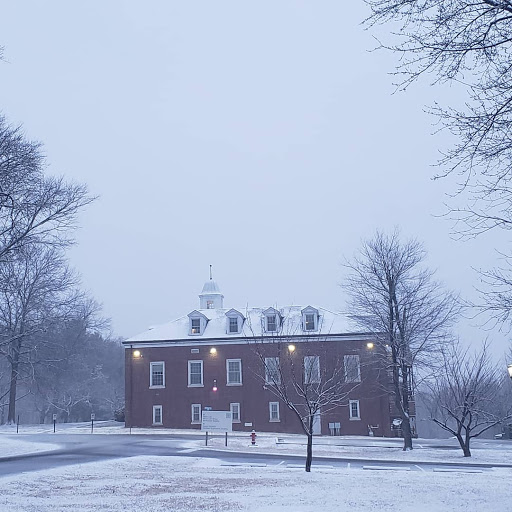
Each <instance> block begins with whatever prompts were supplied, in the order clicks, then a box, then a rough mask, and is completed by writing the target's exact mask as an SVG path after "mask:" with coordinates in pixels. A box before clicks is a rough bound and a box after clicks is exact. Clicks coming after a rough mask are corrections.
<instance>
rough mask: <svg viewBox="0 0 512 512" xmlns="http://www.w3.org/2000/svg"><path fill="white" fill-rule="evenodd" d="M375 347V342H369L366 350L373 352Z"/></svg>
mask: <svg viewBox="0 0 512 512" xmlns="http://www.w3.org/2000/svg"><path fill="white" fill-rule="evenodd" d="M373 347H375V344H374V343H373V342H371V341H369V342H368V343H367V344H366V348H367V349H370V350H371V349H372V348H373Z"/></svg>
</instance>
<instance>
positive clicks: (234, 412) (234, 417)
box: [229, 403, 240, 423]
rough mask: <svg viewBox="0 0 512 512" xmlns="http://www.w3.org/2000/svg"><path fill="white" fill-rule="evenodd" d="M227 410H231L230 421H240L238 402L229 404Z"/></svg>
mask: <svg viewBox="0 0 512 512" xmlns="http://www.w3.org/2000/svg"><path fill="white" fill-rule="evenodd" d="M229 410H230V411H231V421H232V422H233V423H240V404H239V403H232V404H229Z"/></svg>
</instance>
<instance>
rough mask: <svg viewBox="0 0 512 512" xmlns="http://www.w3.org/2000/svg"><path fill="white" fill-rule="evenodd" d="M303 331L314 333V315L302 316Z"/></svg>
mask: <svg viewBox="0 0 512 512" xmlns="http://www.w3.org/2000/svg"><path fill="white" fill-rule="evenodd" d="M304 330H305V331H316V322H315V314H314V313H306V314H305V315H304Z"/></svg>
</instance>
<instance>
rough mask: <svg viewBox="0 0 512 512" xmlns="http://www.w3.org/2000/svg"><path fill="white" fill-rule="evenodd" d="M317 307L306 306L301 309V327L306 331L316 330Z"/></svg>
mask: <svg viewBox="0 0 512 512" xmlns="http://www.w3.org/2000/svg"><path fill="white" fill-rule="evenodd" d="M318 318H319V316H318V309H316V308H313V307H311V306H308V307H307V308H304V309H303V310H302V329H303V330H304V331H306V332H308V331H309V332H314V331H317V330H318Z"/></svg>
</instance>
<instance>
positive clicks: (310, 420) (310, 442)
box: [306, 414, 314, 473]
mask: <svg viewBox="0 0 512 512" xmlns="http://www.w3.org/2000/svg"><path fill="white" fill-rule="evenodd" d="M313 418H314V417H313V414H311V415H310V416H309V418H308V423H309V429H308V433H307V436H308V448H307V452H306V472H307V473H309V472H310V471H311V463H312V462H313Z"/></svg>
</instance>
